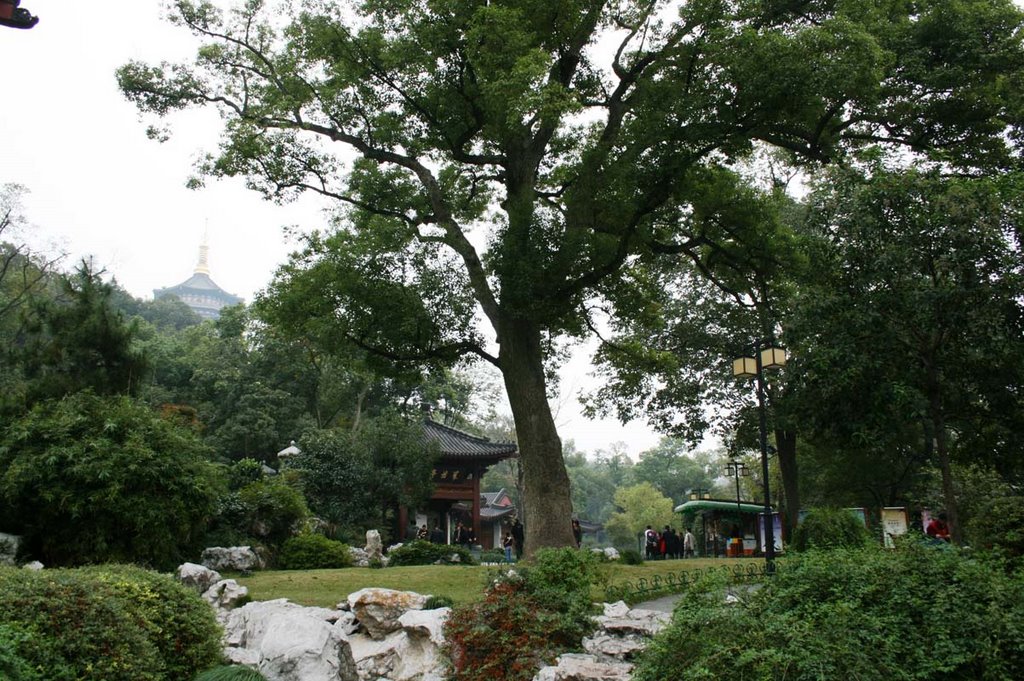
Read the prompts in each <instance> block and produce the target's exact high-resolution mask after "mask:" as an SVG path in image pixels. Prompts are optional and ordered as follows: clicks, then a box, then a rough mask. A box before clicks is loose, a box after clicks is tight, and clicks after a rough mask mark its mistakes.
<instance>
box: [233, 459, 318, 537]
mask: <svg viewBox="0 0 1024 681" xmlns="http://www.w3.org/2000/svg"><path fill="white" fill-rule="evenodd" d="M238 502H239V504H240V506H241V509H242V514H243V515H242V522H244V523H245V526H246V528H247V529H248V531H249V534H250V535H251V536H254V537H260V538H262V539H265V540H267V541H269V542H270V543H272V544H275V545H276V544H280V543H281V542H283V541H284V540H285V539H287V538H288V537H290V536H291V535H292V532H294V530H295V528H296V527H298V525H299V524H300V523H301V522H302V520H303V519H305V518H306V517H307V516H308V515H309V510H308V509H307V508H306V500H305V498H304V497H303V495H302V492H300V491H299V490H298V489H296V487H295V485H293V484H291V483H290V482H289V481H288V480H287V479H286V478H285V476H282V475H277V476H273V477H267V478H264V479H262V480H257V481H256V482H253V483H250V484H248V485H246V486H245V487H243V488H242V489H240V490H238Z"/></svg>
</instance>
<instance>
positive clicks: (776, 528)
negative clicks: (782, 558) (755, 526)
mask: <svg viewBox="0 0 1024 681" xmlns="http://www.w3.org/2000/svg"><path fill="white" fill-rule="evenodd" d="M757 517H758V519H759V522H760V523H761V527H760V530H761V536H760V537H758V543H759V544H760V545H761V553H762V554H763V553H764V552H765V538H766V537H767V536H768V531H767V527H765V523H764V513H759V514H758V515H757ZM772 530H773V532H774V534H775V536H774V539H775V552H776V553H781V552H782V518H781V517H780V516H779V514H778V513H772Z"/></svg>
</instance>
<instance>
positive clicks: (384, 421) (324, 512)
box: [289, 414, 437, 538]
mask: <svg viewBox="0 0 1024 681" xmlns="http://www.w3.org/2000/svg"><path fill="white" fill-rule="evenodd" d="M299 447H300V449H301V450H302V454H300V455H298V456H296V457H294V459H293V460H292V462H291V463H290V464H289V466H290V468H291V469H292V470H295V471H298V472H299V473H300V474H301V476H302V481H303V490H304V491H305V494H306V498H307V499H308V500H309V505H310V508H311V509H312V511H313V513H314V514H315V515H316V516H317V517H319V518H323V519H324V520H326V521H328V522H329V523H330V524H331V525H333V526H334V527H335V528H336V532H337V534H338V535H339V536H341V537H343V538H344V537H346V536H347V537H358V536H360V535H362V534H363V533H365V532H366V530H367V528H371V527H378V528H383V527H389V526H390V525H391V522H390V520H391V518H392V517H393V515H394V513H395V510H396V509H397V508H398V506H399V505H404V506H407V507H413V508H415V507H416V506H417V505H419V504H421V503H422V502H424V501H426V500H427V499H429V498H430V493H431V491H432V490H433V484H432V483H431V469H432V468H433V465H434V461H435V460H436V457H437V449H436V446H435V445H431V444H428V443H426V442H425V441H424V439H423V427H422V425H421V424H420V423H418V422H416V421H413V420H412V419H405V418H402V417H401V416H399V415H397V414H386V415H384V416H381V417H378V418H373V419H365V420H364V421H363V423H362V425H361V426H360V427H359V429H357V430H354V431H341V430H332V431H316V432H313V433H310V434H308V435H307V436H306V437H304V438H303V439H302V440H301V442H300V444H299Z"/></svg>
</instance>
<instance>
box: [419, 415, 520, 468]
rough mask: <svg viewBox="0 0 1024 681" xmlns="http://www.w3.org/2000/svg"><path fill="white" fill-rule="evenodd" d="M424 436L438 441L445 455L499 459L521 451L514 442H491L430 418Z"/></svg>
mask: <svg viewBox="0 0 1024 681" xmlns="http://www.w3.org/2000/svg"><path fill="white" fill-rule="evenodd" d="M423 436H424V437H425V438H426V439H427V441H428V442H436V443H437V445H438V447H439V448H440V450H441V456H444V457H451V458H460V459H481V460H485V459H489V460H495V461H499V460H501V459H507V458H509V457H513V456H516V455H517V454H518V452H519V448H518V447H517V446H516V443H514V442H491V440H490V439H488V438H486V437H478V436H476V435H470V434H469V433H464V432H462V431H461V430H458V429H456V428H452V427H451V426H445V425H442V424H440V423H437V422H436V421H434V420H433V419H429V418H428V419H426V420H425V421H424V422H423Z"/></svg>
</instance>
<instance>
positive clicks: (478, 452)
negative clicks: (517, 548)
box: [398, 417, 518, 549]
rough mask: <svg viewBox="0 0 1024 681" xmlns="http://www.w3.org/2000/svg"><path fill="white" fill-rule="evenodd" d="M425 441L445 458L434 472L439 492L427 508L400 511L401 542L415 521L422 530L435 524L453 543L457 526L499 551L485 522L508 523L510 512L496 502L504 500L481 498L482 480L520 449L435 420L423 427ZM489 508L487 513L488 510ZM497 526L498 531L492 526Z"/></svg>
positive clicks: (427, 422) (435, 490)
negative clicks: (498, 521)
mask: <svg viewBox="0 0 1024 681" xmlns="http://www.w3.org/2000/svg"><path fill="white" fill-rule="evenodd" d="M423 436H424V438H426V439H427V440H428V441H430V442H432V443H436V444H437V445H438V448H439V450H440V456H439V458H438V460H437V464H436V465H435V466H434V470H433V482H434V493H433V494H432V495H431V497H430V500H429V501H428V502H427V503H426V506H425V507H424V508H419V509H415V510H414V511H413V512H412V513H410V509H407V508H404V507H403V508H400V509H399V518H398V528H399V540H400V541H401V540H404V539H408V538H409V537H406V536H405V535H406V534H407V529H408V527H409V524H410V521H411V520H415V524H416V526H417V527H419V526H421V525H426V526H427V527H428V529H433V527H434V525H435V523H436V524H437V525H438V526H439V527H440V528H441V529H442V530H443V531H444V533H445V538H446V540H447V541H448V542H449V543H450V542H451V541H452V535H453V533H454V531H455V525H456V523H457V522H459V521H462V523H463V524H465V525H469V526H470V527H472V528H473V534H474V536H476V538H477V543H478V544H480V545H482V546H483V547H484V548H485V549H486V548H494V537H493V534H494V530H493V529H492V528H491V527H489V528H488V530H489V531H488V532H486V533H482V532H481V530H482V519H485V518H484V515H486V516H487V518H486V519H485V520H488V521H489V524H490V523H493V522H494V521H495V520H498V519H500V518H505V517H507V516H508V515H509V512H508V511H507V510H505V508H504V505H503V508H501V509H498V508H495V507H494V506H495V502H497V503H499V504H501V503H502V502H503V501H504V500H503V499H499V498H495V499H487V498H485V497H484V495H482V494H481V493H480V478H482V477H483V475H484V473H486V472H487V469H488V468H490V467H491V466H493V465H494V464H496V463H498V462H499V461H502V460H503V459H508V458H511V457H514V456H517V454H518V449H517V447H516V444H515V443H514V442H492V441H491V440H489V439H488V438H485V437H477V436H475V435H470V434H469V433H465V432H463V431H461V430H457V429H455V428H452V427H450V426H446V425H443V424H440V423H437V422H436V421H434V420H433V419H431V418H429V417H428V418H427V419H425V420H424V422H423ZM485 505H486V506H487V509H486V513H485V512H484V506H485ZM492 527H493V526H492Z"/></svg>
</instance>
